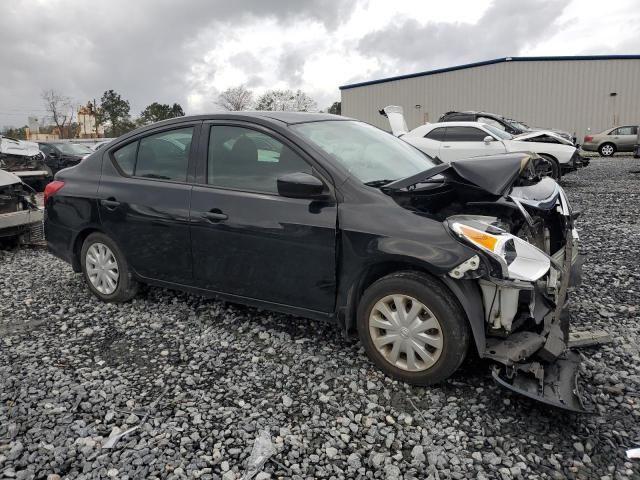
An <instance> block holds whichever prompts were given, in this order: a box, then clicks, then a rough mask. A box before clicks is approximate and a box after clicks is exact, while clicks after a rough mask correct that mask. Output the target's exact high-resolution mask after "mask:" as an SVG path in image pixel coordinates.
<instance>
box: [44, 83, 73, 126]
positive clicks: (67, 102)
mask: <svg viewBox="0 0 640 480" xmlns="http://www.w3.org/2000/svg"><path fill="white" fill-rule="evenodd" d="M42 100H43V101H44V108H45V110H46V111H47V112H49V114H50V115H51V119H52V120H53V123H55V124H56V127H58V132H59V135H60V138H64V127H65V125H68V124H71V121H72V120H73V106H72V104H71V99H70V98H69V97H67V96H64V95H62V94H61V93H60V92H58V91H57V90H55V89H53V88H51V89H49V90H44V91H43V92H42Z"/></svg>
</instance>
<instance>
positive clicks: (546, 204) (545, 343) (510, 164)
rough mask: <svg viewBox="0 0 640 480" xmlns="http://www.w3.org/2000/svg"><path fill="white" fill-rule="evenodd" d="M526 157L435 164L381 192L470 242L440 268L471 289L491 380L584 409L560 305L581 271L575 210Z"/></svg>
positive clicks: (565, 317) (546, 400) (569, 407)
mask: <svg viewBox="0 0 640 480" xmlns="http://www.w3.org/2000/svg"><path fill="white" fill-rule="evenodd" d="M534 158H535V155H534V154H526V153H519V154H507V155H496V156H492V157H484V158H475V159H471V160H464V161H460V162H454V163H452V164H451V165H444V164H443V165H438V166H436V167H434V168H433V169H432V171H431V172H424V173H423V175H422V176H420V177H419V178H418V176H416V177H415V178H413V179H410V180H409V179H405V180H402V181H399V182H394V184H390V185H388V186H387V193H388V194H390V195H392V196H393V197H394V198H395V199H396V201H398V202H399V203H400V204H401V205H403V206H405V207H406V208H412V209H416V210H417V211H419V212H420V213H422V214H427V215H429V216H433V217H435V218H438V219H439V220H441V221H443V223H444V224H445V225H446V227H447V228H448V229H449V230H450V232H451V233H452V235H453V236H454V237H455V238H457V239H458V240H459V241H461V242H463V243H465V244H466V245H468V246H470V247H472V248H473V249H475V250H476V252H477V253H476V255H474V256H472V257H471V258H469V259H467V260H465V261H464V262H462V263H461V264H459V265H458V266H456V267H455V268H454V269H452V270H451V271H450V272H449V274H448V276H449V277H450V278H451V279H452V280H454V281H457V282H467V283H469V282H471V283H475V285H476V288H477V289H478V290H479V291H480V297H481V302H480V303H481V305H482V307H483V316H484V325H483V326H484V328H483V330H484V338H482V341H481V344H480V345H479V348H478V350H479V353H480V356H481V357H482V358H488V359H491V360H493V361H495V362H497V363H498V364H500V365H499V366H497V367H495V368H494V372H493V376H494V378H495V380H496V382H497V383H498V384H500V385H501V386H503V387H506V388H509V389H510V390H513V391H515V392H517V393H520V394H523V395H525V396H527V397H530V398H533V399H536V400H539V401H542V402H544V403H546V404H549V405H553V406H555V407H559V408H563V409H567V410H571V411H576V412H584V411H585V406H584V405H583V402H582V399H581V396H580V394H579V390H578V366H579V361H580V360H579V356H578V355H576V354H575V353H573V352H571V351H570V350H569V313H568V308H567V307H568V294H569V291H570V290H571V288H572V287H575V286H576V285H578V284H579V282H580V278H581V275H580V272H581V265H582V256H581V255H580V251H579V239H578V234H577V232H576V229H575V225H574V223H575V219H576V218H577V214H576V213H575V212H573V211H572V210H571V206H570V204H569V202H568V200H567V197H566V195H565V193H564V191H563V189H562V188H561V187H560V186H559V185H558V184H557V183H556V182H555V181H554V180H552V179H550V178H543V179H539V178H537V177H535V174H534V172H533V170H532V163H533V162H532V160H533V159H534ZM474 334H476V331H474ZM477 336H478V335H477V334H476V337H477ZM476 340H477V342H476V343H480V342H478V339H477V338H476Z"/></svg>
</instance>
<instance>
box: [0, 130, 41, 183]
mask: <svg viewBox="0 0 640 480" xmlns="http://www.w3.org/2000/svg"><path fill="white" fill-rule="evenodd" d="M0 169H2V170H5V171H8V172H12V173H14V174H15V175H17V176H18V177H20V178H21V179H22V180H23V181H24V182H26V183H28V184H29V185H30V186H32V187H33V188H35V189H36V190H38V191H42V189H44V186H45V185H46V184H47V183H48V182H49V181H51V179H52V178H53V172H52V170H51V168H50V167H48V166H47V164H46V162H45V156H44V154H43V153H42V152H41V151H40V149H39V148H38V144H37V143H34V142H26V141H24V140H17V139H15V138H11V137H5V136H2V135H0Z"/></svg>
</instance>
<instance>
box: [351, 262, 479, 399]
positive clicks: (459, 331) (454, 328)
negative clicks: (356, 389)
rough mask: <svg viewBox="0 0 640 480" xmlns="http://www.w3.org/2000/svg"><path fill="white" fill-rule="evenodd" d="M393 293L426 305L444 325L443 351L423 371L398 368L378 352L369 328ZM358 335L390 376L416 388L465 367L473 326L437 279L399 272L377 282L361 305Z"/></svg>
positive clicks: (361, 301) (441, 325) (438, 380)
mask: <svg viewBox="0 0 640 480" xmlns="http://www.w3.org/2000/svg"><path fill="white" fill-rule="evenodd" d="M391 294H401V295H407V296H410V297H413V298H415V299H416V300H418V301H419V302H421V303H422V304H423V305H424V306H426V307H427V308H428V309H429V310H430V311H431V312H432V313H433V315H434V316H435V317H436V319H437V321H438V323H439V324H440V327H441V328H440V331H441V335H442V350H441V353H440V356H439V358H438V359H437V360H436V361H435V363H434V364H433V365H432V366H430V367H429V368H427V369H426V370H422V371H408V370H406V369H402V368H398V367H396V366H395V365H393V364H392V363H391V362H390V361H388V360H387V359H386V358H385V357H384V356H383V354H382V353H380V352H379V351H378V349H377V348H376V346H375V345H374V343H373V339H372V337H371V333H370V329H369V317H370V314H371V311H372V309H373V308H374V306H375V305H376V303H377V302H378V301H379V300H381V299H383V298H384V297H386V296H388V295H391ZM357 325H358V334H359V336H360V342H361V343H362V345H363V346H364V349H365V351H366V352H367V356H368V357H369V359H370V360H371V361H372V362H373V363H374V364H375V365H376V366H377V367H378V368H380V369H381V370H382V371H383V372H385V373H386V374H387V375H389V376H390V377H393V378H395V379H397V380H400V381H402V382H405V383H409V384H412V385H422V386H424V385H433V384H436V383H438V382H442V381H443V380H446V379H447V378H449V377H450V376H451V375H452V374H453V373H454V372H455V371H456V370H457V369H458V367H459V366H460V365H461V364H462V362H463V360H464V358H465V355H466V353H467V349H468V346H469V338H470V332H469V325H468V322H467V319H466V316H465V315H464V313H463V311H462V308H461V307H460V305H459V304H458V302H457V300H456V299H455V298H454V297H453V295H452V294H451V293H450V292H449V291H448V290H447V289H446V288H445V287H444V286H443V285H442V284H440V283H439V282H438V281H437V280H435V279H433V278H431V277H429V276H428V275H426V274H423V273H419V272H398V273H394V274H391V275H388V276H386V277H383V278H381V279H380V280H378V281H376V282H374V283H373V284H372V285H371V286H370V287H369V288H367V290H366V291H365V292H364V294H363V295H362V298H361V299H360V303H359V305H358V318H357Z"/></svg>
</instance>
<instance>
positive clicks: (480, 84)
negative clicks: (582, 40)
mask: <svg viewBox="0 0 640 480" xmlns="http://www.w3.org/2000/svg"><path fill="white" fill-rule="evenodd" d="M340 90H341V94H342V95H341V96H342V114H343V115H346V116H348V117H353V118H357V119H359V120H363V121H365V122H368V123H371V124H374V125H377V126H379V127H381V128H384V129H385V130H389V125H388V123H387V120H386V118H384V117H382V116H381V115H380V114H379V113H378V111H379V110H380V109H381V108H384V107H385V106H387V105H400V106H402V107H403V108H404V112H405V118H406V120H407V124H408V125H409V128H414V127H416V126H418V125H421V124H423V123H426V122H437V121H438V118H439V117H440V115H442V114H443V113H445V112H447V111H451V110H459V111H464V110H484V111H486V112H492V113H498V114H502V115H504V116H506V117H509V118H514V119H517V120H520V121H523V122H525V123H526V124H528V125H531V126H541V127H548V128H557V129H561V130H565V131H568V132H572V133H576V135H577V137H578V141H581V140H582V136H583V135H585V134H586V133H587V132H588V131H589V129H590V131H591V132H594V133H595V132H600V131H602V130H604V129H605V128H607V127H612V126H615V125H623V124H633V125H638V124H640V55H598V56H580V57H507V58H499V59H496V60H489V61H485V62H478V63H470V64H467V65H459V66H456V67H450V68H443V69H439V70H431V71H427V72H420V73H413V74H409V75H402V76H398V77H391V78H384V79H380V80H371V81H367V82H362V83H355V84H352V85H344V86H342V87H340Z"/></svg>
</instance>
